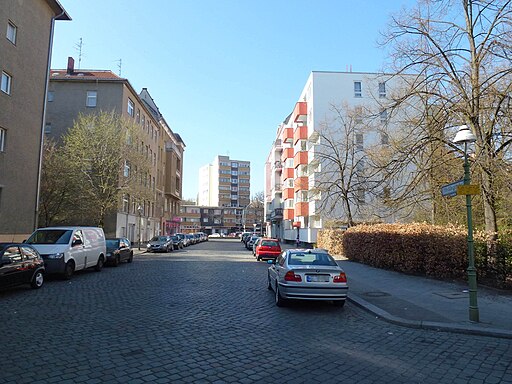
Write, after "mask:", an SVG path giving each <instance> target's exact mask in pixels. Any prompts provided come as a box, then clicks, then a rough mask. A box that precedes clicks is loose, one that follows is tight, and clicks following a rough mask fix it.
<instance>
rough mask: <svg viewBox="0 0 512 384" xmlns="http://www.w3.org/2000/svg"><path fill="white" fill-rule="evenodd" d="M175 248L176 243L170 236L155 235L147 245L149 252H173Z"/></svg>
mask: <svg viewBox="0 0 512 384" xmlns="http://www.w3.org/2000/svg"><path fill="white" fill-rule="evenodd" d="M173 249H174V245H173V244H172V239H171V238H170V237H169V236H154V237H153V238H152V239H151V240H149V242H148V244H147V246H146V251H148V252H171V251H172V250H173Z"/></svg>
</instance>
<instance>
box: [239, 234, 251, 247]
mask: <svg viewBox="0 0 512 384" xmlns="http://www.w3.org/2000/svg"><path fill="white" fill-rule="evenodd" d="M251 236H252V232H242V234H241V235H240V241H241V242H242V243H244V244H245V242H246V241H247V239H248V238H249V237H251Z"/></svg>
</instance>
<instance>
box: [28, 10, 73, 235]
mask: <svg viewBox="0 0 512 384" xmlns="http://www.w3.org/2000/svg"><path fill="white" fill-rule="evenodd" d="M65 13H66V11H65V10H63V11H62V13H61V14H59V15H56V16H53V17H52V20H51V23H50V39H49V42H48V60H47V63H46V79H45V84H44V97H43V100H44V101H43V114H42V116H41V120H42V121H41V134H40V137H41V142H40V144H39V163H38V170H37V186H36V210H35V212H34V228H33V229H34V230H36V229H37V227H38V226H39V223H38V222H39V199H40V197H41V192H40V189H41V171H42V166H43V143H44V126H45V121H46V103H47V101H48V100H47V99H48V85H49V83H50V67H51V61H52V49H53V32H54V28H55V20H56V19H58V18H60V17H61V16H63V15H64V14H65Z"/></svg>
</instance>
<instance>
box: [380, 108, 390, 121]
mask: <svg viewBox="0 0 512 384" xmlns="http://www.w3.org/2000/svg"><path fill="white" fill-rule="evenodd" d="M379 117H380V122H381V123H387V121H388V110H387V109H383V110H382V111H380V114H379Z"/></svg>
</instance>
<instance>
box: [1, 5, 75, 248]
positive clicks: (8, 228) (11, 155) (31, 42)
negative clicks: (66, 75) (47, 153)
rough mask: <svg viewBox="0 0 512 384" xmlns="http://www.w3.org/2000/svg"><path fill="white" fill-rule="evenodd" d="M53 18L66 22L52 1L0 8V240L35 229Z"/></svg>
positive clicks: (13, 237) (66, 15) (67, 18)
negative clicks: (0, 33)
mask: <svg viewBox="0 0 512 384" xmlns="http://www.w3.org/2000/svg"><path fill="white" fill-rule="evenodd" d="M55 20H71V18H70V17H69V15H68V14H67V13H66V11H65V10H64V8H63V7H62V6H61V5H60V3H59V2H58V1H56V0H32V1H19V0H2V1H1V5H0V30H1V31H2V36H0V75H1V85H0V241H17V240H18V241H21V240H23V239H26V238H27V236H28V235H29V234H30V233H32V231H33V230H34V229H35V228H36V226H37V221H38V199H39V180H40V167H41V161H40V159H41V142H42V135H43V126H44V114H45V94H46V87H47V85H48V71H49V64H50V60H51V48H52V47H51V45H52V41H53V31H54V24H55Z"/></svg>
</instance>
